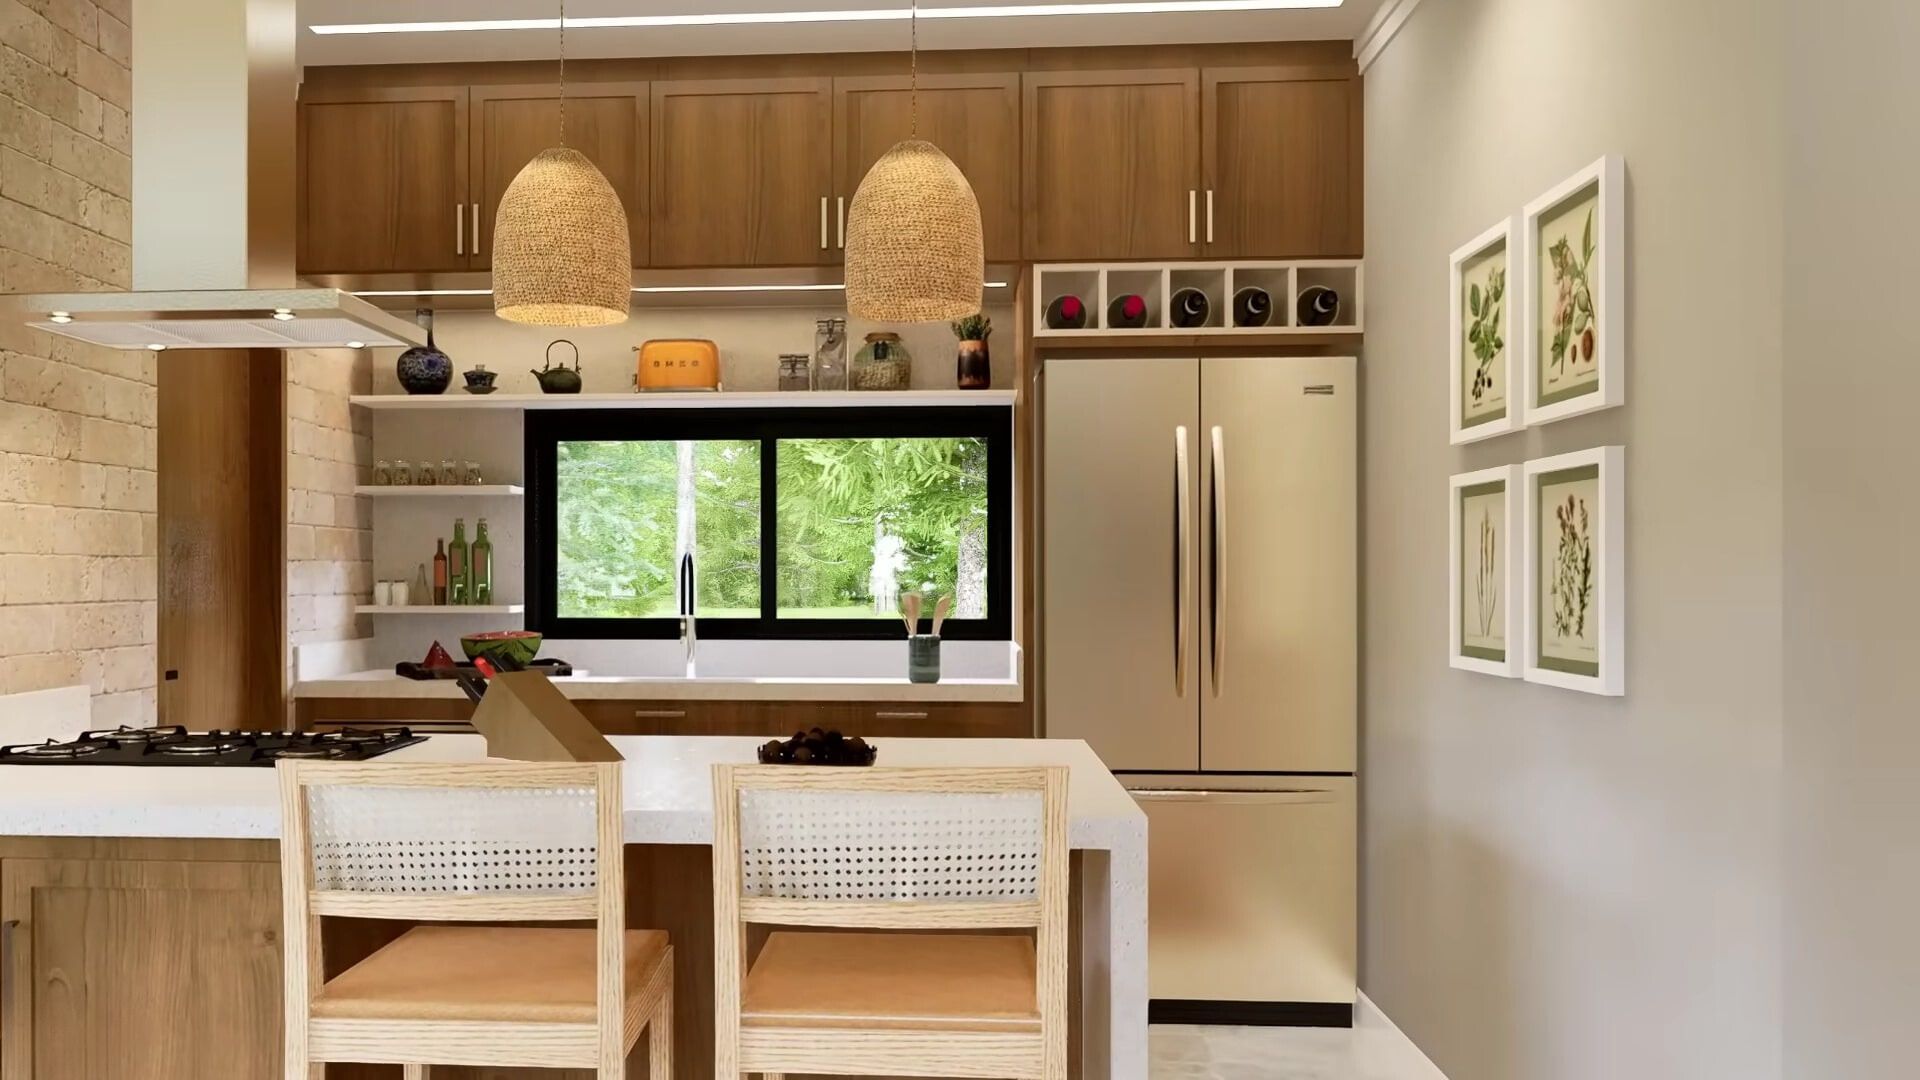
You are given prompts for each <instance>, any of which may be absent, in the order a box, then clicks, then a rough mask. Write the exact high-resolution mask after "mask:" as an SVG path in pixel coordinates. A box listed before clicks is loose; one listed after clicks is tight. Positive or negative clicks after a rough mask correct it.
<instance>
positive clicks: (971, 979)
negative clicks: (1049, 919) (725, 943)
mask: <svg viewBox="0 0 1920 1080" xmlns="http://www.w3.org/2000/svg"><path fill="white" fill-rule="evenodd" d="M1037 988H1038V981H1037V979H1036V976H1035V970H1034V946H1033V939H1032V938H1029V937H1026V936H1022V935H1012V934H874V933H819V934H814V933H794V932H780V933H775V934H771V935H769V936H768V938H767V944H766V947H765V948H764V949H762V950H761V952H760V955H759V956H758V957H757V958H755V960H754V962H753V968H752V970H750V971H749V972H748V973H747V979H746V983H745V984H744V986H743V987H742V988H741V1003H740V1022H741V1024H742V1025H744V1026H747V1027H841V1028H844V1027H884V1028H913V1029H929V1030H980V1029H989V1030H995V1031H1002V1030H1016V1031H1026V1030H1035V1031H1037V1030H1039V1027H1040V1011H1039V1007H1038V1001H1039V994H1038V989H1037Z"/></svg>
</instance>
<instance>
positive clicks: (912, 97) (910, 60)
mask: <svg viewBox="0 0 1920 1080" xmlns="http://www.w3.org/2000/svg"><path fill="white" fill-rule="evenodd" d="M907 64H908V69H907V83H908V90H907V116H908V120H907V130H908V132H909V133H910V134H911V135H912V136H913V137H914V138H916V139H917V138H919V137H920V0H913V6H912V7H910V8H908V9H907Z"/></svg>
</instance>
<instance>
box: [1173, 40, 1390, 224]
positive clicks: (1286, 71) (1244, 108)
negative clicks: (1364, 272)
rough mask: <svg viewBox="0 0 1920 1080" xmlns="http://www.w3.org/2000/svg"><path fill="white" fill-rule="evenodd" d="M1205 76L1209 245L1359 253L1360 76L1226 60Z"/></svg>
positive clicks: (1204, 116) (1203, 116)
mask: <svg viewBox="0 0 1920 1080" xmlns="http://www.w3.org/2000/svg"><path fill="white" fill-rule="evenodd" d="M1202 86H1203V91H1202V105H1201V114H1202V122H1201V127H1202V138H1203V140H1204V142H1205V159H1206V174H1207V178H1206V188H1207V192H1208V197H1209V200H1210V202H1211V206H1210V207H1209V208H1208V209H1209V212H1208V213H1207V214H1206V215H1205V216H1206V218H1207V221H1206V228H1205V230H1204V231H1205V232H1206V233H1207V239H1208V240H1209V241H1210V243H1208V245H1207V254H1209V255H1212V256H1216V257H1222V258H1234V257H1238V258H1263V259H1279V258H1358V257H1359V256H1360V248H1361V234H1362V226H1361V218H1360V190H1359V185H1360V160H1359V158H1360V80H1359V78H1358V77H1357V76H1353V75H1350V74H1345V73H1340V72H1334V71H1328V70H1324V69H1315V68H1222V69H1209V70H1207V71H1206V72H1205V73H1204V75H1203V78H1202Z"/></svg>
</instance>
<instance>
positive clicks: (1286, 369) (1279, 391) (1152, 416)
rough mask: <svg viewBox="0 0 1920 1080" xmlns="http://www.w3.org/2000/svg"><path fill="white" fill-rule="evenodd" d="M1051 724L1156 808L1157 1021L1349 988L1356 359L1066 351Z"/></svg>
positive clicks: (1049, 541)
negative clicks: (1170, 356)
mask: <svg viewBox="0 0 1920 1080" xmlns="http://www.w3.org/2000/svg"><path fill="white" fill-rule="evenodd" d="M1041 383H1042V387H1041V399H1042V417H1043V420H1042V423H1043V428H1042V438H1041V451H1042V458H1041V470H1042V477H1043V481H1042V487H1043V494H1042V508H1043V517H1042V552H1043V573H1042V574H1041V589H1042V605H1043V606H1042V611H1041V618H1042V635H1041V636H1042V652H1041V657H1040V661H1041V664H1042V665H1043V668H1044V673H1045V674H1044V686H1045V695H1044V699H1043V708H1044V717H1045V719H1044V723H1045V728H1046V733H1047V735H1048V736H1050V737H1056V738H1080V739H1085V740H1087V741H1088V742H1089V743H1091V744H1092V746H1093V747H1094V749H1095V750H1096V751H1097V752H1098V753H1099V755H1100V757H1101V759H1102V760H1104V761H1105V762H1106V763H1107V765H1108V767H1109V768H1111V769H1113V770H1114V771H1115V772H1116V773H1119V774H1121V779H1122V781H1123V782H1124V783H1126V785H1127V786H1128V787H1129V788H1130V789H1132V791H1133V793H1134V797H1135V799H1137V800H1138V801H1139V803H1140V805H1141V807H1142V809H1144V810H1145V811H1146V813H1147V816H1148V819H1149V847H1150V896H1149V914H1148V919H1149V924H1150V930H1149V937H1150V941H1149V957H1150V959H1149V963H1150V975H1149V979H1150V983H1151V995H1152V998H1153V1001H1154V1006H1153V1011H1154V1017H1155V1019H1157V1020H1163V1021H1180V1020H1186V1021H1193V1022H1207V1021H1216V1022H1229V1023H1260V1022H1270V1023H1282V1022H1308V1023H1316V1022H1318V1023H1328V1022H1333V1023H1337V1022H1340V1020H1341V1019H1342V1018H1343V1017H1350V1015H1351V1014H1350V1012H1348V1011H1347V1010H1348V1009H1349V1007H1350V1006H1351V1004H1352V1001H1353V996H1354V981H1355V973H1354V939H1355V923H1356V919H1357V912H1356V897H1355V893H1356V885H1355V879H1356V875H1357V870H1356V864H1357V852H1356V825H1355V792H1354V766H1355V755H1356V746H1355V742H1356V740H1355V729H1356V713H1357V701H1356V696H1357V689H1356V681H1357V680H1356V664H1357V651H1358V642H1357V617H1358V616H1357V608H1358V595H1357V593H1358V583H1357V561H1358V537H1357V521H1356V515H1357V503H1358V499H1357V490H1356V488H1357V482H1358V476H1357V454H1358V445H1357V440H1358V431H1357V424H1358V418H1357V417H1358V413H1357V408H1356V405H1357V402H1356V400H1355V399H1356V395H1357V387H1356V375H1355V361H1354V360H1353V359H1351V358H1344V357H1253V358H1206V359H1144V358H1143V359H1115V358H1111V357H1105V356H1098V357H1070V358H1049V359H1047V360H1046V361H1045V363H1044V366H1043V368H1042V374H1041Z"/></svg>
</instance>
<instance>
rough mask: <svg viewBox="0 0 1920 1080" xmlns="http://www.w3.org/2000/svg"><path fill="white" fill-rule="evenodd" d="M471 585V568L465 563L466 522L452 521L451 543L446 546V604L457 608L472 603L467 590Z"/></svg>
mask: <svg viewBox="0 0 1920 1080" xmlns="http://www.w3.org/2000/svg"><path fill="white" fill-rule="evenodd" d="M472 584H473V567H472V565H471V564H469V563H468V561H467V521H466V519H465V518H454V519H453V543H451V544H449V545H447V602H448V603H450V604H453V605H454V606H455V607H459V606H461V605H463V604H471V603H473V594H471V593H469V592H468V591H467V590H468V588H470V587H471V586H472Z"/></svg>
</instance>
